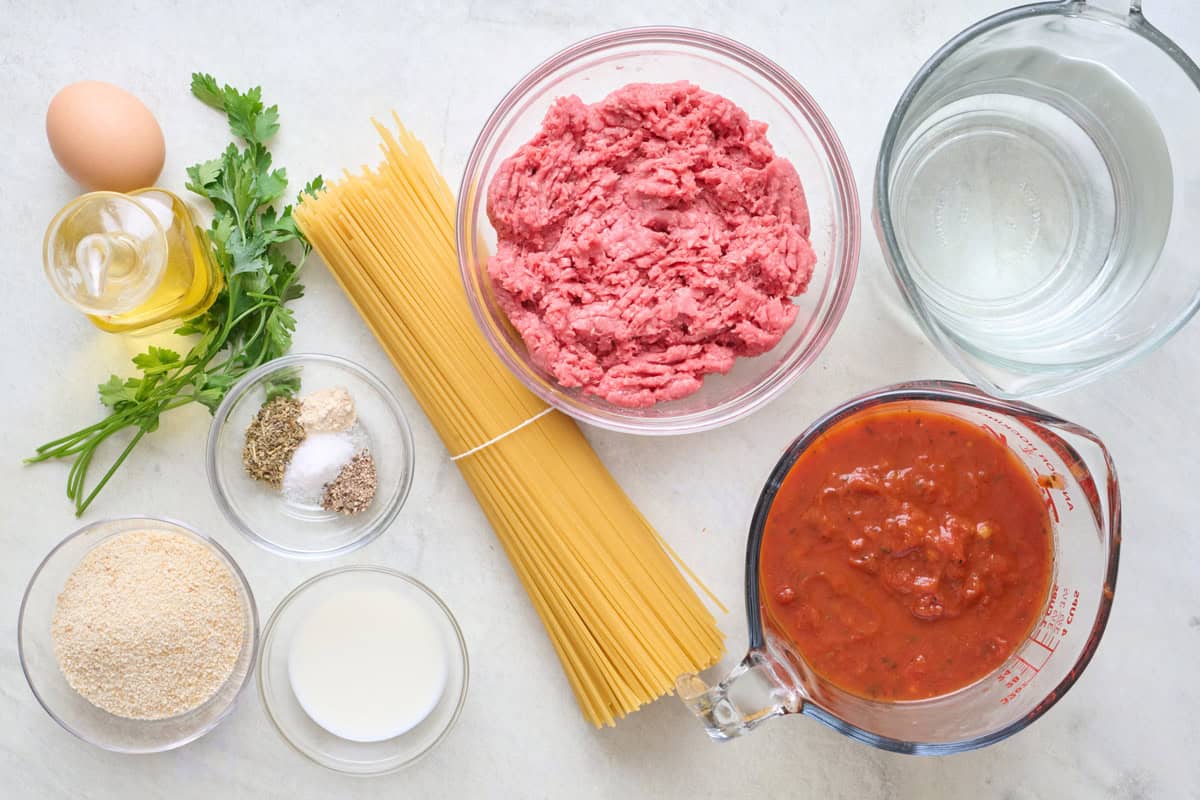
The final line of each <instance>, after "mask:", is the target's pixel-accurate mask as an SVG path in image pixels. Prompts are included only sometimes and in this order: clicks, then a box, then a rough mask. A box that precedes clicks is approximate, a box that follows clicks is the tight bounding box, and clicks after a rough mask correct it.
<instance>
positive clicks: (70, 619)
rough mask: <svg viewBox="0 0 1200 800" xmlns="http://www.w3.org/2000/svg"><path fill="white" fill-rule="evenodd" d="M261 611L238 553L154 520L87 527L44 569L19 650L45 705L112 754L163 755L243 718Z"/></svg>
mask: <svg viewBox="0 0 1200 800" xmlns="http://www.w3.org/2000/svg"><path fill="white" fill-rule="evenodd" d="M258 635H259V632H258V612H257V609H256V608H255V604H254V596H253V594H251V592H250V586H249V585H248V584H247V583H246V578H245V576H244V575H243V574H242V572H241V570H240V569H238V566H237V564H236V563H234V561H233V558H232V557H231V556H230V555H229V553H227V552H225V550H224V549H222V548H221V546H220V545H218V544H217V543H216V542H214V541H213V540H211V539H209V538H208V537H206V536H204V535H203V534H200V533H197V532H196V531H193V530H191V529H190V528H188V527H187V526H185V525H182V524H180V523H177V522H172V521H170V520H165V519H158V518H154V517H126V518H123V519H113V520H104V521H101V522H95V523H92V524H90V525H87V526H85V527H83V528H80V529H79V530H78V531H76V532H75V533H73V534H71V535H70V536H68V537H67V538H66V539H64V540H63V541H62V542H61V543H60V544H59V545H58V546H57V547H55V548H54V549H53V550H51V551H50V554H49V555H47V556H46V558H45V559H44V560H43V561H42V563H41V564H40V565H39V566H38V568H37V570H36V571H35V572H34V573H33V577H32V578H31V579H30V581H29V586H28V588H27V589H26V590H25V596H24V598H23V599H22V601H21V612H20V619H19V622H18V628H17V647H18V652H19V656H20V661H21V668H22V669H23V670H24V672H25V678H26V680H27V681H28V682H29V687H30V688H31V689H32V690H33V694H34V696H35V697H36V698H37V700H38V702H39V703H41V705H42V707H43V708H44V709H46V712H47V713H48V714H50V716H51V717H53V718H54V720H55V721H57V722H58V723H59V724H60V725H62V726H63V727H64V728H66V729H67V730H68V731H70V732H71V733H73V734H74V735H76V736H78V737H79V738H80V739H83V740H84V741H86V742H90V743H92V744H94V745H97V746H98V747H102V748H104V749H106V750H112V751H114V752H119V753H156V752H161V751H164V750H171V749H173V748H176V747H180V746H182V745H185V744H187V743H188V742H191V741H194V740H195V739H198V738H200V737H201V736H203V735H204V734H205V733H207V732H208V731H210V730H212V729H213V728H215V727H216V726H217V724H218V723H220V722H221V720H223V719H224V718H225V717H226V716H227V715H228V714H229V713H230V711H232V710H233V706H234V703H235V701H236V699H237V697H238V696H239V694H240V693H241V691H242V689H243V688H245V686H246V684H247V683H248V682H249V678H250V674H251V672H252V671H253V670H252V668H253V665H254V658H255V652H256V649H257V647H258Z"/></svg>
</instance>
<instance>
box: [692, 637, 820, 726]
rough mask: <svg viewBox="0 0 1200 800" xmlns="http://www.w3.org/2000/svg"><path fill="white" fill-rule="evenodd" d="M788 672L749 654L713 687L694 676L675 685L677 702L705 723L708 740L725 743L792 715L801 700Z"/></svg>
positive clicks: (774, 662)
mask: <svg viewBox="0 0 1200 800" xmlns="http://www.w3.org/2000/svg"><path fill="white" fill-rule="evenodd" d="M789 673H790V670H789V669H788V668H787V667H786V666H785V665H784V664H782V663H781V662H779V661H777V660H776V659H774V658H772V657H771V655H770V654H769V653H767V652H765V651H763V650H751V651H750V652H749V653H747V654H746V657H745V658H744V659H742V662H741V663H740V664H738V665H737V666H736V667H734V668H733V670H732V671H730V673H729V675H727V676H726V677H725V679H724V680H722V681H721V682H720V683H718V684H717V685H716V686H709V685H708V684H707V683H705V682H704V680H703V679H702V678H701V677H700V676H699V675H696V674H688V675H681V676H680V677H679V678H678V679H677V680H676V681H675V689H676V691H677V692H678V694H679V699H680V700H682V701H683V703H684V705H686V706H687V707H688V708H689V709H691V711H692V713H693V714H695V715H696V717H697V718H698V719H699V720H700V721H701V722H702V723H704V728H705V730H706V731H707V732H708V735H709V737H711V738H712V739H715V740H717V741H725V740H727V739H733V738H735V737H738V736H741V735H742V734H744V733H746V732H748V731H751V730H753V729H754V728H756V727H758V725H759V724H760V723H762V722H763V721H764V720H768V719H770V718H772V717H778V716H781V715H783V714H793V713H796V712H798V711H800V710H801V709H802V708H803V706H804V697H803V695H802V694H801V693H800V691H799V690H798V689H797V683H796V681H795V679H794V677H793V676H791V675H790V674H789Z"/></svg>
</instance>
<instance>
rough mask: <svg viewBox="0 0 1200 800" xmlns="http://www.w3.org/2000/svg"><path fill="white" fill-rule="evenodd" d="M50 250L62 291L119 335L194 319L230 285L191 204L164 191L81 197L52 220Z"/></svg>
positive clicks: (47, 259)
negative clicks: (225, 282) (213, 255)
mask: <svg viewBox="0 0 1200 800" xmlns="http://www.w3.org/2000/svg"><path fill="white" fill-rule="evenodd" d="M42 255H43V260H44V264H45V268H46V277H47V278H48V279H49V280H50V284H51V285H52V286H53V287H54V289H55V291H56V292H58V294H59V296H61V297H62V298H63V299H64V300H66V301H67V302H68V303H70V304H71V305H73V306H75V307H76V308H78V309H79V310H81V311H83V312H84V313H85V314H87V315H88V316H89V317H90V318H91V320H92V322H94V323H95V324H96V326H97V327H99V328H101V329H102V330H105V331H111V332H128V331H145V330H147V329H151V328H155V327H158V326H159V325H161V324H163V323H166V322H169V321H172V320H183V319H189V318H191V317H194V316H196V315H197V314H200V313H202V312H204V311H205V310H207V309H208V307H209V306H211V305H212V304H213V301H214V300H216V299H217V294H218V293H219V292H220V291H221V287H222V283H223V282H222V279H221V272H220V270H219V269H218V267H217V264H216V262H215V261H214V260H213V258H212V254H211V252H210V250H209V245H208V241H207V238H206V237H205V235H204V233H203V232H202V231H201V230H200V229H199V228H198V227H197V226H196V222H195V219H194V218H193V216H192V211H191V209H190V208H188V205H187V203H185V202H184V201H183V200H182V199H181V198H179V197H177V196H176V195H174V194H172V193H171V192H168V191H166V190H164V189H158V188H150V189H139V190H138V191H135V192H130V193H128V194H120V193H118V192H91V193H89V194H85V195H82V196H80V197H77V198H75V199H74V200H72V201H71V202H70V203H68V204H67V205H66V207H64V208H63V209H62V210H61V211H59V212H58V214H57V215H55V217H54V219H53V220H52V221H51V223H50V227H49V228H48V229H47V231H46V239H45V242H44V244H43V252H42Z"/></svg>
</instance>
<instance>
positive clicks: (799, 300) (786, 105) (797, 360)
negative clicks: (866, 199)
mask: <svg viewBox="0 0 1200 800" xmlns="http://www.w3.org/2000/svg"><path fill="white" fill-rule="evenodd" d="M678 80H688V81H691V82H693V83H695V84H697V85H698V86H700V87H702V88H703V89H705V90H707V91H710V92H716V93H718V94H721V95H724V96H725V97H728V98H729V99H730V100H732V101H733V102H735V103H737V104H738V105H740V106H741V107H742V108H744V109H745V110H746V112H747V113H748V114H749V115H750V117H751V118H752V119H756V120H759V121H762V122H765V123H766V124H767V125H768V126H769V127H768V131H767V135H768V137H769V138H770V141H771V144H772V145H773V146H774V148H775V151H776V152H777V153H778V154H779V155H780V156H782V157H784V158H787V159H788V160H789V161H791V162H792V164H793V165H794V166H795V167H796V170H797V172H798V173H799V175H800V179H801V181H802V182H803V184H804V191H805V194H806V195H807V198H808V204H809V211H810V214H811V216H812V245H813V249H814V250H815V251H816V254H817V268H816V271H815V273H814V274H813V278H812V282H811V284H810V285H809V287H808V290H807V291H806V292H805V293H804V294H802V295H800V296H798V297H796V298H795V302H796V304H797V305H798V306H799V307H800V314H799V316H798V318H797V320H796V323H795V325H793V326H792V328H791V330H790V331H788V333H787V335H786V336H784V338H783V340H782V341H780V343H779V344H778V345H776V346H775V347H774V349H772V350H771V351H770V352H768V353H765V354H763V355H761V356H758V357H757V358H741V359H738V361H737V363H736V364H735V365H734V367H733V369H732V370H730V371H729V373H727V374H725V375H708V376H706V377H705V379H704V386H703V387H702V388H701V389H700V390H699V391H698V392H696V393H695V394H692V395H690V396H689V397H685V398H683V399H680V400H674V401H670V402H665V403H658V404H656V405H654V406H652V407H650V408H644V409H629V408H622V407H620V406H615V405H612V404H611V403H608V402H606V401H604V400H601V399H599V398H597V397H593V396H591V395H586V394H584V393H583V392H582V391H580V390H577V389H567V388H564V387H562V386H560V385H559V384H558V383H557V382H556V381H555V380H554V379H553V377H551V376H550V375H548V374H546V373H545V372H544V371H543V370H541V369H539V368H538V367H536V366H535V365H534V364H533V362H532V361H531V360H530V358H529V356H528V353H527V352H526V349H525V345H524V343H523V342H522V340H521V337H520V335H519V334H518V333H517V332H516V331H515V330H514V329H513V328H512V327H511V326H510V325H509V323H508V319H507V317H506V316H505V314H504V312H503V310H501V308H500V307H499V305H498V304H497V303H496V299H495V297H494V294H493V291H492V283H491V280H490V279H489V278H488V275H487V260H488V257H489V255H490V254H491V253H492V252H493V251H494V249H495V245H496V232H495V230H494V229H493V228H492V226H491V223H490V221H489V220H488V217H487V210H486V207H487V190H488V186H489V185H490V183H491V180H492V178H493V176H494V175H495V174H496V171H497V169H498V168H499V166H500V164H501V162H502V161H503V160H504V159H506V158H507V157H509V156H510V155H512V154H513V153H514V152H516V150H517V149H518V148H519V147H520V146H521V145H522V144H524V143H525V142H526V141H528V140H529V139H530V138H532V137H533V135H534V134H535V133H536V132H537V131H538V129H539V128H540V127H541V122H542V118H543V116H544V115H545V113H546V110H547V109H548V108H549V107H550V105H551V104H552V103H553V102H554V101H555V100H556V99H557V98H559V97H562V96H564V95H570V94H576V95H578V96H579V97H580V98H582V99H583V100H584V101H585V102H589V103H591V102H596V101H598V100H601V99H602V98H604V97H605V96H606V95H608V94H609V93H610V92H612V91H614V90H616V89H618V88H620V87H622V86H625V85H626V84H629V83H635V82H651V83H662V82H670V81H678ZM457 227H458V256H459V264H460V267H461V269H462V274H463V282H464V284H465V286H466V290H467V297H468V299H469V300H470V304H471V310H472V311H473V312H474V314H475V318H476V320H478V322H479V326H480V328H481V329H482V330H483V334H484V336H485V337H486V338H487V340H488V342H489V343H490V344H491V345H492V347H493V348H494V349H495V351H496V353H497V354H498V355H499V356H500V358H501V359H502V360H503V361H504V363H505V364H506V365H507V366H508V367H509V369H511V370H512V371H513V372H514V373H515V374H516V375H517V377H518V378H520V379H521V381H522V382H523V383H524V384H525V385H526V386H527V387H528V388H529V389H530V391H532V392H534V393H535V394H537V395H538V396H539V397H541V398H542V399H543V400H545V401H546V402H547V403H549V404H550V405H552V406H554V407H556V408H558V409H559V410H561V411H563V412H565V413H567V414H569V415H571V416H573V417H575V418H576V419H578V420H581V421H583V422H589V423H592V424H594V425H598V426H600V427H603V428H609V429H611V430H617V431H625V432H628V433H641V434H678V433H691V432H695V431H701V430H708V429H711V428H715V427H718V426H720V425H725V424H727V423H729V422H733V421H734V420H736V419H740V418H741V417H744V416H746V415H747V414H750V413H751V412H753V411H755V410H756V409H758V408H760V407H762V406H763V405H764V404H765V403H767V402H768V401H769V400H771V399H772V398H773V397H775V396H776V395H777V394H779V393H780V392H781V391H783V390H784V389H785V388H787V386H789V385H790V384H791V383H792V381H794V380H795V379H796V378H797V377H799V375H800V374H801V373H802V372H804V370H805V369H807V368H808V366H809V365H810V364H812V362H813V361H814V360H815V359H816V357H817V356H818V355H819V354H820V352H821V350H822V349H823V348H824V346H825V344H826V342H828V341H829V337H830V336H831V335H832V334H833V331H834V328H836V327H837V324H838V321H839V320H840V319H841V316H842V312H843V311H844V310H845V307H846V303H847V301H848V300H849V298H850V290H851V288H852V287H853V285H854V275H855V270H856V268H857V264H858V246H859V211H858V196H857V193H856V191H855V187H854V177H853V173H852V171H851V169H850V164H849V163H848V161H847V159H846V155H845V153H844V152H843V150H842V145H841V143H840V142H839V141H838V138H837V135H836V134H835V133H834V132H833V128H832V127H831V126H830V124H829V121H828V120H827V119H826V118H825V115H824V114H823V113H822V112H821V109H820V108H818V106H817V104H816V102H815V101H814V100H813V99H812V97H810V96H809V94H808V93H807V92H806V91H805V90H804V89H803V88H802V87H801V86H800V84H799V83H797V82H796V80H795V79H794V78H792V77H791V76H790V75H788V74H787V73H786V72H785V71H784V70H783V69H781V68H780V67H779V66H778V65H776V64H775V63H773V62H772V61H770V60H768V59H767V58H765V57H764V56H762V55H761V54H759V53H757V52H755V51H753V50H751V49H749V48H747V47H745V46H743V45H741V44H738V43H737V42H734V41H732V40H730V39H726V38H724V37H721V36H716V35H714V34H711V33H705V32H702V31H696V30H689V29H686V28H670V27H654V28H633V29H629V30H622V31H615V32H613V33H606V34H603V35H600V36H596V37H593V38H591V39H587V40H585V41H583V42H580V43H579V44H576V45H573V46H572V47H569V48H567V49H566V50H563V51H562V52H560V53H558V54H557V55H555V56H553V57H551V58H550V59H549V60H548V61H546V62H544V63H543V64H541V65H540V66H539V67H537V68H536V69H534V70H533V71H532V72H531V73H529V75H527V76H526V77H525V78H523V79H522V80H521V81H520V83H518V84H517V85H516V87H515V88H513V90H512V91H510V92H509V93H508V94H507V95H506V96H505V97H504V99H503V100H501V101H500V105H499V106H497V108H496V110H495V111H493V112H492V115H491V117H490V118H489V119H488V121H487V124H486V125H484V128H483V132H482V133H480V135H479V139H478V140H477V141H476V142H475V147H474V149H473V150H472V151H471V155H470V158H469V159H468V161H467V167H466V170H465V172H464V174H463V181H462V186H461V188H460V190H459V194H458V225H457Z"/></svg>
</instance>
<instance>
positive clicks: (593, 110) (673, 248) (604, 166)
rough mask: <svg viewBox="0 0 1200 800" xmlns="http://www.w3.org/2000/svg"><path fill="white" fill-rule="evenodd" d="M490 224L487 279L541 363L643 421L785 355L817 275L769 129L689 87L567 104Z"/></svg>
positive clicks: (516, 163) (794, 187)
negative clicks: (800, 303) (773, 354)
mask: <svg viewBox="0 0 1200 800" xmlns="http://www.w3.org/2000/svg"><path fill="white" fill-rule="evenodd" d="M488 216H489V217H490V218H491V221H492V224H493V226H494V227H495V228H496V232H497V234H498V239H499V242H498V245H497V249H496V254H495V255H494V256H493V257H492V258H491V260H490V261H489V263H488V273H489V275H490V277H491V279H492V281H493V284H494V286H495V288H496V292H497V296H498V299H499V302H500V305H501V307H502V308H503V309H504V311H505V313H507V315H508V317H509V319H510V321H511V322H512V324H513V325H514V326H515V327H516V329H517V331H518V332H519V333H520V334H521V336H522V338H523V339H524V341H525V345H526V347H527V348H528V349H529V352H530V355H531V357H532V358H533V360H534V362H535V363H536V364H537V365H538V366H540V367H541V368H543V369H545V370H546V371H547V372H549V373H550V374H551V375H553V376H554V378H555V379H556V380H557V381H558V382H559V383H561V384H562V385H563V386H567V387H581V388H582V389H583V391H585V392H588V393H590V394H594V395H597V396H599V397H602V398H604V399H605V400H607V401H609V402H610V403H613V404H615V405H618V406H625V407H631V408H642V407H646V406H651V405H653V404H655V403H658V402H661V401H665V400H675V399H678V398H681V397H686V396H687V395H689V394H691V393H693V392H695V391H696V390H698V389H699V388H700V385H701V381H702V380H703V377H704V376H705V375H706V374H709V373H713V372H720V373H723V372H727V371H728V370H729V369H730V367H732V366H733V362H734V359H735V358H737V357H739V356H756V355H759V354H761V353H764V352H766V351H767V350H770V349H771V348H772V347H774V346H775V345H776V344H777V343H778V342H779V340H780V339H781V338H782V337H783V335H784V334H785V333H786V332H787V330H788V328H790V327H791V325H792V323H793V322H795V320H796V314H797V308H796V306H795V305H794V304H793V303H792V302H791V299H790V298H791V297H793V296H794V295H797V294H800V293H801V292H803V291H804V290H805V288H807V286H808V282H809V279H810V278H811V276H812V271H813V266H814V263H815V262H816V256H815V255H814V253H813V250H812V247H811V246H810V245H809V241H808V235H809V218H808V205H807V203H806V202H805V199H804V190H803V188H802V187H801V185H800V178H799V176H798V175H797V174H796V170H795V168H794V167H792V165H791V164H790V163H789V162H788V161H787V160H786V159H783V158H779V157H778V156H776V155H775V151H774V150H773V149H772V148H771V145H770V143H769V142H768V141H767V137H766V125H764V124H762V123H760V122H755V121H753V120H751V119H750V118H749V117H748V116H747V115H746V112H744V111H743V110H742V109H741V108H739V107H738V106H737V105H735V104H734V103H732V102H731V101H729V100H727V99H725V98H724V97H721V96H719V95H715V94H712V93H709V92H706V91H704V90H702V89H700V88H699V87H698V86H694V85H692V84H690V83H686V82H680V83H669V84H645V83H643V84H630V85H629V86H625V87H624V88H622V89H619V90H617V91H615V92H613V93H612V94H610V95H609V96H608V97H606V98H605V99H604V100H602V101H600V102H599V103H595V104H593V105H586V104H584V103H583V101H582V100H580V99H579V98H578V97H574V96H571V97H562V98H559V99H558V100H557V101H555V103H554V105H553V106H552V107H551V108H550V110H549V112H547V114H546V117H545V119H544V120H543V122H542V128H541V130H540V131H539V132H538V134H537V135H536V136H535V137H534V138H533V139H532V140H530V141H529V142H528V143H527V144H525V145H523V146H522V147H521V148H520V149H519V150H518V151H517V152H516V153H515V154H513V155H512V156H511V157H509V158H508V159H507V160H506V161H504V163H503V164H501V166H500V169H499V171H498V172H497V174H496V176H495V178H494V179H493V180H492V183H491V186H490V187H489V190H488Z"/></svg>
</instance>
